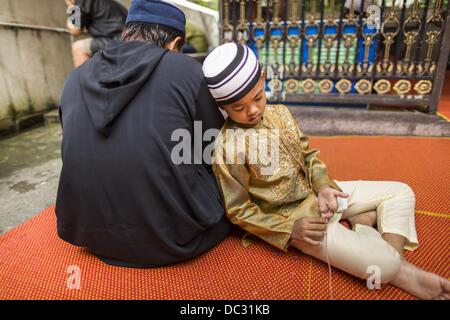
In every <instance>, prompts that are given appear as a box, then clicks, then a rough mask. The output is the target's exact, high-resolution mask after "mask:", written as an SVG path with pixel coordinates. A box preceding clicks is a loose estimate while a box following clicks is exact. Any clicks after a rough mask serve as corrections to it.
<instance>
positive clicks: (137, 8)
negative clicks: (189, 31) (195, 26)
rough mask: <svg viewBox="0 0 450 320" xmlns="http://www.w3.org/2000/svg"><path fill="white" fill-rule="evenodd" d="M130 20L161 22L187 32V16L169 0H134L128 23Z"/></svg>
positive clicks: (129, 11)
mask: <svg viewBox="0 0 450 320" xmlns="http://www.w3.org/2000/svg"><path fill="white" fill-rule="evenodd" d="M130 22H147V23H154V24H161V25H164V26H166V27H170V28H173V29H175V30H178V31H180V32H182V33H183V34H185V33H186V29H185V28H186V16H185V15H184V13H183V11H181V9H179V8H178V7H176V6H175V5H174V4H172V3H170V2H168V1H160V0H132V1H131V6H130V9H129V10H128V17H127V22H126V23H130Z"/></svg>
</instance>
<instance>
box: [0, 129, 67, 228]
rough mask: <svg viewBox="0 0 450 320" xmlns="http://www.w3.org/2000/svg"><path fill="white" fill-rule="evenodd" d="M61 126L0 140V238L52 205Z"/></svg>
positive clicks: (55, 187) (57, 176)
mask: <svg viewBox="0 0 450 320" xmlns="http://www.w3.org/2000/svg"><path fill="white" fill-rule="evenodd" d="M60 145H61V126H60V125H59V124H57V123H54V124H49V125H46V126H41V127H38V128H35V129H31V130H28V131H26V132H23V133H21V134H18V135H15V136H13V137H9V138H6V139H3V140H0V234H1V233H4V232H6V231H8V230H10V229H11V228H13V227H15V226H16V225H18V224H21V223H22V222H23V221H25V220H27V219H29V218H31V217H32V216H34V215H35V214H37V213H39V212H40V211H42V210H43V209H45V208H47V207H48V206H50V205H52V204H53V203H55V199H56V190H57V187H58V179H59V173H60V171H61V160H60V154H61V153H60Z"/></svg>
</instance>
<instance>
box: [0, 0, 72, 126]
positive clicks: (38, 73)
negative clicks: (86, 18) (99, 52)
mask: <svg viewBox="0 0 450 320" xmlns="http://www.w3.org/2000/svg"><path fill="white" fill-rule="evenodd" d="M65 11H66V5H65V3H64V1H63V0H0V22H1V23H20V24H26V25H30V26H45V27H50V28H63V27H64V26H65V21H66V14H65ZM70 48H71V47H70V36H69V35H68V34H65V33H59V32H56V31H43V30H33V29H32V28H19V27H9V26H1V25H0V134H2V133H3V134H4V133H9V132H12V131H16V130H19V129H21V128H23V127H25V126H27V125H29V124H30V123H33V122H35V121H39V120H40V119H42V117H43V113H45V112H46V111H47V110H49V109H51V108H55V107H56V106H57V105H58V103H59V95H60V92H61V89H62V86H63V83H64V80H65V78H66V77H67V75H68V73H69V72H70V71H71V70H72V54H71V49H70Z"/></svg>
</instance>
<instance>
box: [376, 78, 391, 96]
mask: <svg viewBox="0 0 450 320" xmlns="http://www.w3.org/2000/svg"><path fill="white" fill-rule="evenodd" d="M373 88H374V89H375V91H376V92H377V93H378V94H380V95H382V94H386V93H388V92H389V91H391V83H390V82H389V81H387V80H385V79H381V80H378V81H377V82H376V83H375V85H374V86H373Z"/></svg>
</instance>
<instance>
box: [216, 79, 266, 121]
mask: <svg viewBox="0 0 450 320" xmlns="http://www.w3.org/2000/svg"><path fill="white" fill-rule="evenodd" d="M221 107H222V108H223V109H224V110H225V112H226V113H227V114H228V116H229V117H230V118H231V120H233V121H234V122H237V123H240V124H245V125H256V124H257V123H258V122H259V120H260V119H261V116H262V114H263V113H264V109H265V108H266V92H265V75H264V71H262V72H261V78H260V79H259V81H258V83H257V84H256V85H255V86H254V87H253V89H252V90H250V92H249V93H247V94H246V95H245V96H244V97H242V99H240V100H238V101H236V102H234V103H232V104H227V105H222V106H221Z"/></svg>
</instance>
